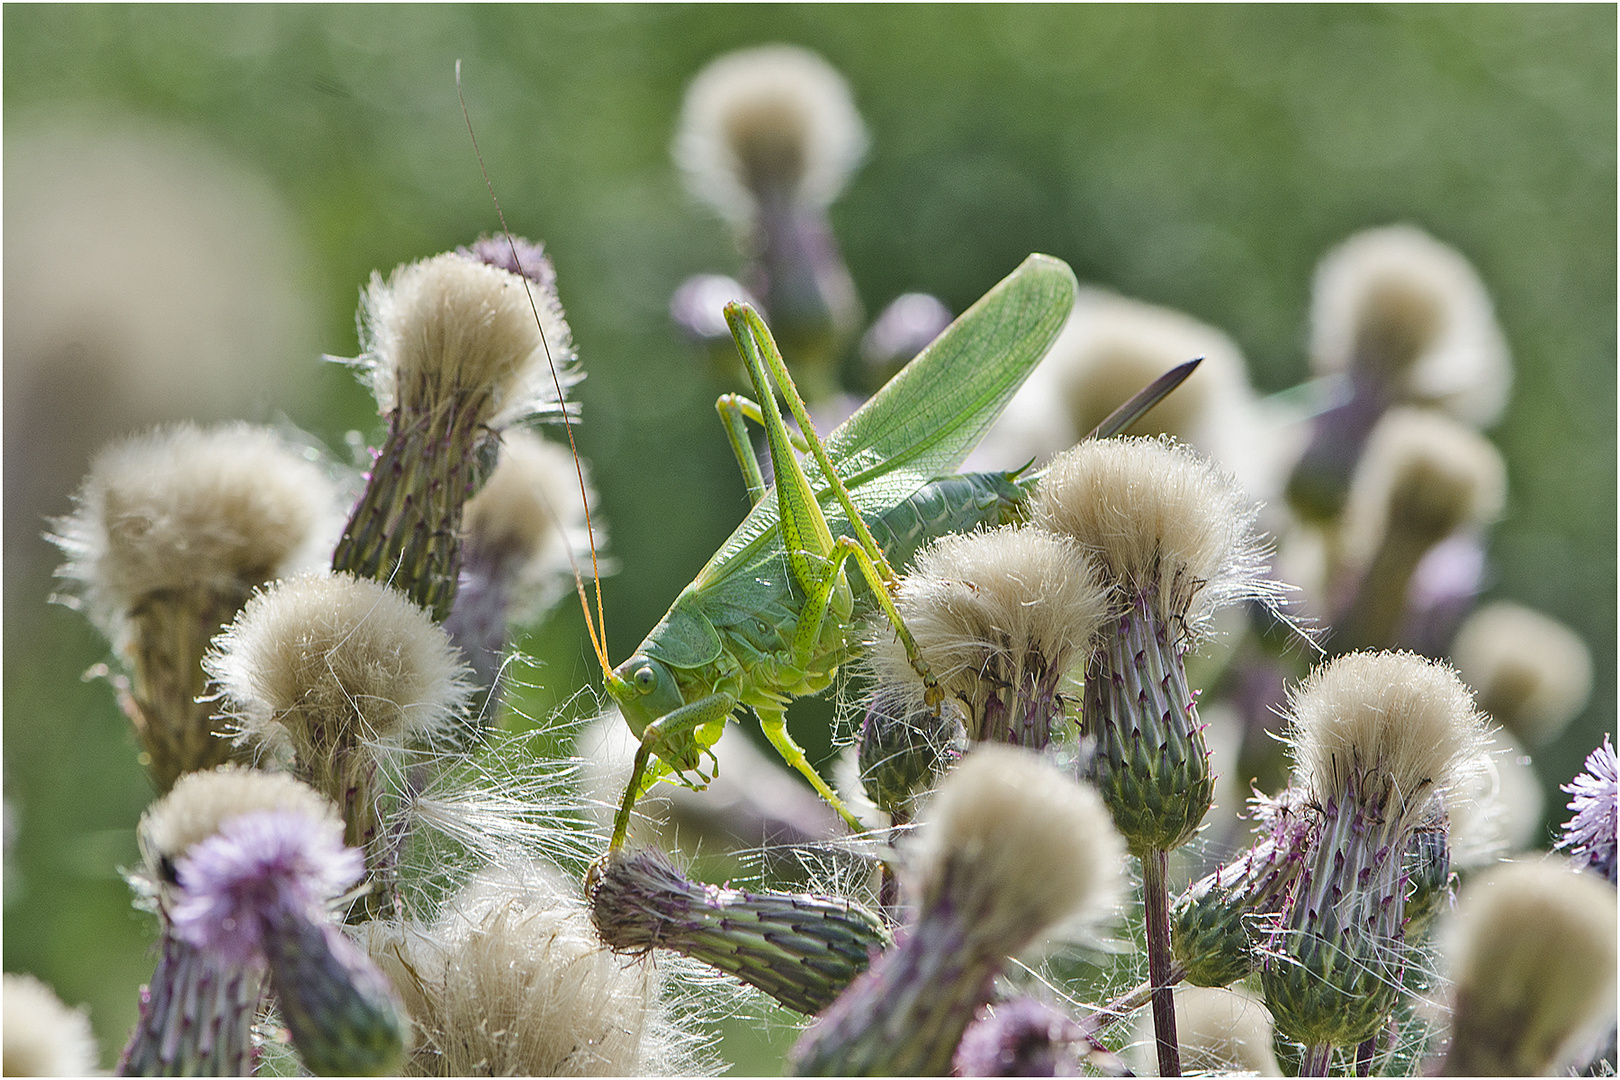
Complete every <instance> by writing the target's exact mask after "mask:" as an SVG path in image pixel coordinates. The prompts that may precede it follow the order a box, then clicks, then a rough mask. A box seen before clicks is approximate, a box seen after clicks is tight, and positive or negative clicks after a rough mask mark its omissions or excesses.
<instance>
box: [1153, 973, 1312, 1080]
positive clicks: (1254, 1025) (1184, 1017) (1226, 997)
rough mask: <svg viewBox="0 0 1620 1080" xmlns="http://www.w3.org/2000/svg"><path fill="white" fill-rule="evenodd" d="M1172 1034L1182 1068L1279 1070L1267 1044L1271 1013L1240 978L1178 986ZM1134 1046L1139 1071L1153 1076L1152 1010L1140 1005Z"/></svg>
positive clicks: (1253, 1072) (1207, 1071)
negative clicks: (1225, 983)
mask: <svg viewBox="0 0 1620 1080" xmlns="http://www.w3.org/2000/svg"><path fill="white" fill-rule="evenodd" d="M1175 999H1176V1039H1177V1041H1178V1042H1179V1043H1180V1044H1181V1068H1182V1071H1183V1073H1184V1074H1189V1075H1191V1074H1209V1075H1231V1074H1234V1073H1235V1074H1239V1075H1244V1074H1247V1075H1252V1076H1281V1075H1282V1070H1281V1069H1280V1068H1279V1067H1278V1065H1277V1057H1276V1055H1275V1054H1274V1053H1272V1049H1271V1037H1272V1035H1271V1033H1272V1022H1271V1013H1270V1011H1269V1010H1267V1009H1266V1005H1265V1002H1264V1001H1262V1000H1261V999H1260V998H1259V997H1257V996H1255V995H1254V994H1253V993H1251V992H1250V991H1249V990H1246V989H1244V987H1243V984H1242V983H1233V984H1232V985H1231V986H1229V987H1220V988H1217V987H1209V986H1187V985H1183V986H1178V987H1176V989H1175ZM1135 1049H1136V1051H1137V1053H1136V1055H1135V1056H1136V1058H1137V1062H1136V1064H1137V1065H1138V1068H1137V1075H1138V1076H1157V1075H1159V1074H1158V1066H1159V1063H1158V1058H1157V1055H1156V1054H1155V1053H1154V1033H1153V1018H1152V1015H1151V1010H1146V1009H1144V1010H1143V1011H1142V1018H1141V1021H1140V1022H1139V1023H1138V1025H1137V1035H1136V1043H1135Z"/></svg>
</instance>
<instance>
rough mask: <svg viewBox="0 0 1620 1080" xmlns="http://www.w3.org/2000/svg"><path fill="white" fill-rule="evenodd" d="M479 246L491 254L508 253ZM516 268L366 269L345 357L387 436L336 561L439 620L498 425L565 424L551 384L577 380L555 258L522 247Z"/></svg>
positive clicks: (421, 265)
mask: <svg viewBox="0 0 1620 1080" xmlns="http://www.w3.org/2000/svg"><path fill="white" fill-rule="evenodd" d="M484 244H485V248H484V249H482V250H484V251H485V254H488V255H490V256H491V257H497V258H498V257H499V256H500V248H501V247H502V246H504V245H501V244H500V242H499V241H494V242H489V241H485V242H484ZM525 256H527V257H526V258H525ZM517 264H518V265H522V267H523V269H524V273H523V274H518V273H514V272H511V271H509V270H506V269H502V268H501V267H499V266H496V265H491V264H490V263H488V262H485V261H483V260H482V259H481V258H480V257H478V255H477V254H475V253H467V254H461V253H457V252H449V253H446V254H443V255H437V256H434V257H433V258H431V259H424V260H423V261H421V262H417V263H411V264H409V265H406V266H401V267H399V268H398V269H397V270H395V271H394V273H393V275H392V276H391V277H390V278H389V279H388V281H387V282H386V283H385V282H384V281H383V279H382V277H381V276H380V275H376V274H373V275H372V279H371V285H370V287H369V288H368V289H367V291H366V295H365V297H364V300H363V302H362V304H361V319H362V344H363V347H364V352H363V353H362V355H361V356H360V357H359V359H357V360H356V361H354V363H355V365H356V366H358V367H359V368H360V369H361V370H362V372H363V377H364V378H365V380H366V382H367V383H368V384H369V385H370V387H371V390H372V392H373V393H374V394H375V395H376V398H377V405H378V407H379V409H380V410H381V411H382V412H383V413H384V414H385V415H386V416H387V417H388V436H387V439H386V440H385V442H384V444H383V447H382V449H381V450H380V451H378V453H377V458H376V461H375V462H374V463H373V466H372V470H371V475H370V478H369V482H368V483H367V485H366V490H365V493H364V494H363V495H362V496H361V498H360V501H359V502H358V503H357V504H356V505H355V508H354V511H353V513H352V515H351V516H350V518H349V523H348V526H347V528H346V529H345V530H344V533H343V538H342V539H341V540H340V541H339V542H338V545H337V550H336V551H335V552H334V554H333V556H332V567H333V569H335V570H342V571H349V572H352V573H354V574H355V575H356V576H359V577H364V578H374V579H376V580H379V581H387V582H390V583H392V584H394V585H395V586H396V587H397V588H399V589H400V590H401V591H402V592H404V593H405V594H406V595H407V596H409V597H410V598H411V599H412V600H413V601H415V602H416V603H419V604H421V605H422V606H423V607H425V608H427V609H428V610H429V611H431V612H432V613H433V616H434V618H435V619H436V620H438V621H443V619H444V618H445V616H447V615H448V614H449V613H450V608H451V604H452V603H453V602H454V600H455V595H456V588H457V582H458V576H459V572H460V566H461V548H460V536H461V519H462V511H463V507H464V505H465V503H466V501H467V499H468V498H470V497H471V496H472V495H473V494H475V493H476V492H477V491H478V489H479V488H480V487H481V486H482V485H483V483H484V481H485V480H486V479H487V478H488V476H489V472H490V469H491V468H492V467H493V465H494V460H495V446H496V439H497V438H498V436H499V434H500V432H501V430H502V429H503V428H506V427H508V426H510V425H511V424H514V423H517V422H519V421H521V420H524V419H527V418H530V417H535V416H552V417H557V416H562V415H563V413H564V405H563V403H562V402H561V401H560V400H559V387H561V388H566V387H567V386H568V385H570V384H571V383H573V382H575V381H577V380H578V375H577V373H576V372H573V371H572V364H573V361H574V350H573V343H572V340H571V338H570V335H569V330H568V324H567V322H565V321H564V319H563V313H562V305H561V304H560V303H559V302H558V300H557V295H556V288H555V282H556V279H555V274H554V273H553V272H552V270H551V267H550V264H549V263H548V262H546V261H545V259H544V256H543V255H542V254H541V253H540V251H539V249H538V247H537V246H536V245H530V244H527V243H526V242H525V244H524V246H523V247H522V248H520V249H519V259H518V263H517ZM554 372H555V374H554Z"/></svg>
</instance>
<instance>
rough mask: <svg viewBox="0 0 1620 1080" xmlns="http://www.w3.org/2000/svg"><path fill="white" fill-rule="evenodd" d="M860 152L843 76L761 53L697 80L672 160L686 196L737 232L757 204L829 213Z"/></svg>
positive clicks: (860, 127)
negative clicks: (824, 209) (788, 205)
mask: <svg viewBox="0 0 1620 1080" xmlns="http://www.w3.org/2000/svg"><path fill="white" fill-rule="evenodd" d="M866 145H867V136H866V125H865V124H863V123H862V122H861V117H860V114H859V113H858V112H856V110H855V102H854V100H853V98H852V97H851V96H850V92H849V84H848V83H846V82H845V81H844V77H843V76H842V75H840V74H839V73H838V72H837V70H835V69H834V68H833V67H832V65H830V64H828V63H827V62H826V61H825V60H823V59H822V58H821V57H819V56H817V55H816V54H815V53H813V52H810V51H809V50H807V49H801V48H797V47H795V46H791V45H766V46H761V47H758V48H752V49H742V50H739V51H737V52H732V53H727V54H726V55H724V56H722V57H719V58H718V59H716V60H713V61H711V62H710V63H709V65H708V66H707V67H705V68H704V69H703V70H702V71H701V72H699V73H698V75H697V77H696V78H694V79H693V80H692V83H691V85H690V86H689V87H687V90H686V99H685V101H684V102H683V103H682V105H681V120H680V128H679V130H678V132H677V133H676V136H675V142H674V145H673V147H672V148H671V153H672V154H673V156H674V158H675V163H676V165H678V166H679V167H680V169H681V171H682V173H683V174H684V175H685V177H686V183H687V187H688V189H689V190H690V191H691V192H692V194H693V195H695V196H696V197H697V198H699V199H701V200H703V201H704V202H706V203H708V204H709V205H710V206H712V207H714V208H715V209H716V210H717V211H719V213H720V214H721V216H723V217H725V218H726V219H728V220H729V221H731V222H733V223H735V224H738V225H744V226H746V225H747V224H749V223H750V222H751V221H752V220H753V219H754V216H755V214H756V213H757V212H758V209H759V203H760V202H761V201H763V200H765V199H771V198H774V199H779V200H785V201H787V202H790V203H793V204H795V205H799V206H811V207H825V206H828V205H830V204H831V203H832V201H833V200H834V199H835V198H837V197H838V193H839V192H840V191H841V190H843V187H844V184H845V182H846V181H847V180H848V179H849V176H850V174H851V173H852V172H854V171H855V167H856V166H857V165H859V164H860V161H861V158H862V157H863V156H864V155H865V154H866Z"/></svg>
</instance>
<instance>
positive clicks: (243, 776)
mask: <svg viewBox="0 0 1620 1080" xmlns="http://www.w3.org/2000/svg"><path fill="white" fill-rule="evenodd" d="M267 811H274V812H278V813H283V814H288V815H292V816H295V817H298V818H301V819H303V820H306V821H309V822H314V823H315V825H313V826H311V827H312V828H317V829H324V830H327V831H331V832H335V833H336V834H341V833H342V830H343V819H342V817H341V816H340V815H339V814H338V810H337V807H336V806H334V805H333V804H332V803H331V801H330V800H328V799H327V798H326V797H325V796H324V795H322V794H321V793H320V792H318V791H316V790H315V789H314V788H312V787H310V786H309V785H308V784H306V783H304V782H303V781H301V780H298V779H296V778H294V777H292V776H290V775H288V774H286V773H271V772H262V771H260V770H258V769H248V768H244V767H242V766H239V765H221V766H220V767H219V768H217V769H211V770H209V771H208V772H196V773H188V774H186V775H185V776H183V777H181V778H180V779H179V780H178V781H177V782H176V783H175V785H174V787H173V788H171V789H170V791H169V793H168V794H167V795H165V796H164V797H163V798H161V799H159V800H158V801H156V802H154V803H153V804H152V805H151V806H149V807H147V809H146V812H145V813H144V814H142V815H141V823H140V827H139V829H138V830H137V837H138V839H139V840H140V845H141V853H142V855H143V856H144V857H145V860H146V873H147V875H148V877H149V878H150V879H151V880H152V881H153V882H168V883H169V884H171V885H173V884H175V883H177V881H178V877H177V867H178V864H179V862H180V860H181V859H182V858H184V857H185V856H186V854H187V853H188V852H189V851H190V850H191V849H192V847H193V846H195V845H196V844H199V843H201V842H202V841H204V840H206V839H208V838H209V837H211V836H213V835H214V834H216V833H218V832H219V831H220V829H221V827H222V826H223V825H224V824H225V823H226V822H227V821H230V820H231V819H232V818H236V817H240V816H241V815H243V814H257V813H263V812H267Z"/></svg>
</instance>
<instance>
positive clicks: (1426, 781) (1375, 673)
mask: <svg viewBox="0 0 1620 1080" xmlns="http://www.w3.org/2000/svg"><path fill="white" fill-rule="evenodd" d="M1288 705H1289V712H1290V714H1291V716H1292V724H1291V727H1290V732H1289V741H1290V745H1291V746H1292V748H1293V752H1294V761H1295V783H1296V784H1297V785H1298V786H1300V787H1302V788H1304V789H1305V790H1307V791H1309V792H1310V794H1311V796H1312V797H1313V798H1315V799H1316V800H1317V801H1319V802H1323V803H1325V802H1327V801H1328V800H1338V799H1342V798H1343V796H1344V794H1345V792H1346V791H1347V790H1348V788H1349V786H1350V783H1351V780H1352V777H1353V775H1354V774H1355V773H1357V772H1358V771H1359V772H1360V773H1362V774H1364V775H1366V776H1368V777H1370V778H1371V779H1370V780H1369V781H1368V783H1369V784H1371V785H1376V786H1375V787H1372V788H1370V789H1369V788H1365V787H1364V788H1363V792H1364V796H1363V797H1372V796H1374V795H1377V794H1383V793H1388V794H1389V795H1391V796H1392V797H1393V800H1394V801H1393V803H1392V805H1391V807H1390V808H1389V812H1391V813H1399V814H1403V815H1422V814H1423V813H1424V812H1425V811H1426V810H1428V809H1431V808H1432V807H1433V805H1434V801H1435V799H1437V798H1441V799H1443V798H1446V797H1448V796H1449V795H1450V794H1451V793H1452V792H1453V791H1455V790H1456V789H1457V787H1458V785H1460V784H1461V783H1462V782H1463V781H1464V780H1465V779H1466V778H1467V776H1468V775H1469V774H1470V772H1471V770H1472V769H1473V768H1474V767H1476V765H1477V763H1478V762H1479V760H1480V753H1481V751H1482V749H1483V745H1484V739H1485V726H1484V722H1483V720H1482V718H1481V717H1480V715H1479V714H1478V713H1477V712H1475V711H1474V701H1473V695H1472V694H1471V693H1470V692H1469V690H1468V688H1467V687H1466V686H1464V685H1463V684H1462V681H1461V680H1460V679H1458V678H1457V674H1456V672H1454V671H1452V670H1451V668H1450V667H1449V666H1447V665H1446V664H1444V663H1443V662H1440V661H1434V660H1426V659H1424V658H1423V657H1421V656H1418V655H1416V654H1414V653H1408V652H1357V653H1348V654H1346V655H1344V656H1340V657H1337V658H1335V659H1333V660H1330V661H1328V662H1327V663H1325V664H1322V665H1321V666H1319V667H1318V668H1317V669H1316V670H1315V671H1313V672H1311V674H1310V675H1309V676H1307V677H1306V679H1305V680H1304V681H1303V682H1302V683H1300V684H1299V686H1298V687H1296V688H1295V689H1294V691H1293V692H1292V693H1291V694H1290V695H1289V702H1288Z"/></svg>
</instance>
